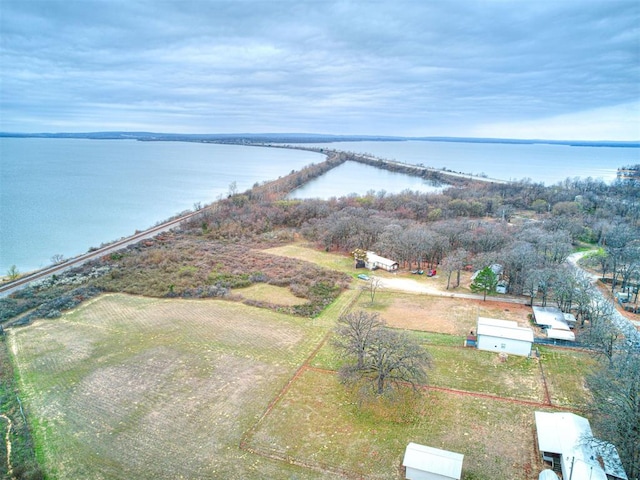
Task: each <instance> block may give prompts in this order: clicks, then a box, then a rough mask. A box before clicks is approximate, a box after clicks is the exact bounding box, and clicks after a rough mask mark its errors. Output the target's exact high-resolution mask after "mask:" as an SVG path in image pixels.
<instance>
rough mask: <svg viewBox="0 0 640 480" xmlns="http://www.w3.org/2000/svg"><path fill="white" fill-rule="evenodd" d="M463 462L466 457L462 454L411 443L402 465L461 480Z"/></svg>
mask: <svg viewBox="0 0 640 480" xmlns="http://www.w3.org/2000/svg"><path fill="white" fill-rule="evenodd" d="M463 460H464V455H463V454H461V453H455V452H449V451H447V450H440V449H439V448H433V447H427V446H425V445H420V444H418V443H413V442H411V443H409V445H407V449H406V450H405V452H404V460H403V461H402V465H404V466H405V467H410V468H415V469H416V470H422V471H423V472H430V473H436V474H438V475H442V476H444V477H447V478H453V479H456V480H460V477H461V476H462V462H463Z"/></svg>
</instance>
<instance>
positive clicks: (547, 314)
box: [532, 307, 569, 330]
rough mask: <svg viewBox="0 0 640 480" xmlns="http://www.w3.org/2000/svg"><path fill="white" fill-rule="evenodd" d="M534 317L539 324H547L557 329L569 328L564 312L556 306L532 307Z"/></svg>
mask: <svg viewBox="0 0 640 480" xmlns="http://www.w3.org/2000/svg"><path fill="white" fill-rule="evenodd" d="M532 309H533V317H534V318H535V320H536V323H537V324H538V325H546V326H548V327H549V328H555V329H557V330H569V325H567V322H566V321H565V319H564V313H562V311H561V310H560V309H559V308H556V307H532Z"/></svg>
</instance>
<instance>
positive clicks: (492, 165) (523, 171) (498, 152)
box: [316, 141, 640, 185]
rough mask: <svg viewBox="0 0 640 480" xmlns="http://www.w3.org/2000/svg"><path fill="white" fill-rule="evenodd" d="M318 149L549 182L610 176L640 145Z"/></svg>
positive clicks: (352, 145)
mask: <svg viewBox="0 0 640 480" xmlns="http://www.w3.org/2000/svg"><path fill="white" fill-rule="evenodd" d="M316 146H318V147H321V148H334V149H337V150H343V151H350V152H357V153H369V154H372V155H375V156H376V157H381V158H386V159H389V160H398V161H401V162H406V163H412V164H423V165H425V166H428V167H434V168H443V167H445V168H447V169H449V170H453V171H456V172H462V173H471V174H484V175H486V176H488V177H490V178H497V179H501V180H522V179H525V178H529V179H531V180H532V181H534V182H542V183H545V184H546V185H553V184H556V183H558V182H561V181H563V180H565V179H567V178H574V177H581V178H587V177H592V178H600V179H602V180H604V181H605V182H607V183H608V182H611V181H613V180H615V177H616V171H617V169H618V167H622V166H625V165H635V164H638V163H640V148H631V147H629V148H627V147H625V148H622V147H571V146H567V145H545V144H507V143H463V142H429V141H403V142H336V143H325V144H317V145H316Z"/></svg>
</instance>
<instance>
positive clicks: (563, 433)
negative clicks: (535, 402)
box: [534, 412, 627, 480]
mask: <svg viewBox="0 0 640 480" xmlns="http://www.w3.org/2000/svg"><path fill="white" fill-rule="evenodd" d="M534 416H535V421H536V431H537V434H538V449H539V450H540V452H550V453H557V454H561V455H562V457H561V461H562V468H563V471H564V472H565V474H569V473H571V477H572V478H573V479H582V478H584V479H591V480H607V475H606V473H605V471H604V470H603V469H602V467H601V466H600V463H599V462H598V459H597V456H598V453H599V452H597V451H596V450H595V449H594V448H593V447H592V445H591V444H590V443H589V439H590V438H592V433H591V426H590V425H589V420H587V419H586V418H584V417H581V416H580V415H576V414H574V413H570V412H555V413H549V412H534ZM603 456H604V455H603ZM607 457H608V458H607V459H606V461H605V468H606V470H607V473H609V474H615V475H617V476H618V478H623V479H626V478H627V476H626V474H625V473H624V471H623V469H622V467H621V465H620V457H619V456H618V453H617V451H616V450H615V447H613V449H612V450H611V451H609V452H608V454H607ZM614 465H615V467H614ZM618 467H619V468H618Z"/></svg>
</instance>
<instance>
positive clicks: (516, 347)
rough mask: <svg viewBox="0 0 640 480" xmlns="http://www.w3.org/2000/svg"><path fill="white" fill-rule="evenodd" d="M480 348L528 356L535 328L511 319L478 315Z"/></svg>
mask: <svg viewBox="0 0 640 480" xmlns="http://www.w3.org/2000/svg"><path fill="white" fill-rule="evenodd" d="M477 335H478V349H479V350H488V351H490V352H499V353H509V354H512V355H521V356H524V357H528V356H529V355H530V354H531V345H532V344H533V330H531V329H530V328H528V327H520V326H518V323H517V322H513V321H511V320H498V319H495V318H485V317H478V329H477Z"/></svg>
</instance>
